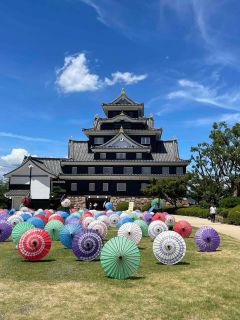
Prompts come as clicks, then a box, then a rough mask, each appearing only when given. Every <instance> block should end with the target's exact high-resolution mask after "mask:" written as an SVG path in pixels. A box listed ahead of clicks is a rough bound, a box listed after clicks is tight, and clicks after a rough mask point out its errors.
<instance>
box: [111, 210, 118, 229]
mask: <svg viewBox="0 0 240 320" xmlns="http://www.w3.org/2000/svg"><path fill="white" fill-rule="evenodd" d="M119 220H120V217H119V215H118V214H116V213H113V214H111V215H110V216H109V222H110V227H114V228H116V227H117V224H118V222H119Z"/></svg>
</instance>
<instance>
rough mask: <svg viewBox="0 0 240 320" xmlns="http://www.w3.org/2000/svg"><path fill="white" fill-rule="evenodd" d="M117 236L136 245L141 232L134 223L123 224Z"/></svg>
mask: <svg viewBox="0 0 240 320" xmlns="http://www.w3.org/2000/svg"><path fill="white" fill-rule="evenodd" d="M118 236H120V237H127V238H129V239H131V240H133V241H134V242H135V243H136V244H138V243H139V242H140V241H141V239H142V230H141V228H140V227H139V225H138V224H136V223H135V222H128V223H124V224H123V225H122V226H121V227H120V228H119V230H118Z"/></svg>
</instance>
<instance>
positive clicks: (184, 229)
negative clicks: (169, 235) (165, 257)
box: [173, 220, 192, 238]
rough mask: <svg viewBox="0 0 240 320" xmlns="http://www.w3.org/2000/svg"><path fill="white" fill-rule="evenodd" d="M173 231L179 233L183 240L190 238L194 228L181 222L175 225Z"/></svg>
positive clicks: (183, 221)
mask: <svg viewBox="0 0 240 320" xmlns="http://www.w3.org/2000/svg"><path fill="white" fill-rule="evenodd" d="M173 230H174V231H175V232H177V233H179V234H180V235H181V236H182V237H183V238H188V237H189V236H190V235H191V233H192V226H191V225H190V223H189V222H187V221H185V220H181V221H178V222H176V223H175V224H174V227H173Z"/></svg>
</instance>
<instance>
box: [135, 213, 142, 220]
mask: <svg viewBox="0 0 240 320" xmlns="http://www.w3.org/2000/svg"><path fill="white" fill-rule="evenodd" d="M136 215H137V217H138V219H141V220H143V217H144V214H143V213H142V212H138V211H136Z"/></svg>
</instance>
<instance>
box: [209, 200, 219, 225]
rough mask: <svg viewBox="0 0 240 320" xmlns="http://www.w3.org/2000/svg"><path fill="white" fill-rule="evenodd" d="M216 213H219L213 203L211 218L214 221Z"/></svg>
mask: <svg viewBox="0 0 240 320" xmlns="http://www.w3.org/2000/svg"><path fill="white" fill-rule="evenodd" d="M216 213H217V208H216V207H215V206H214V205H213V204H212V205H211V207H210V218H211V221H212V222H215V218H216Z"/></svg>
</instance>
